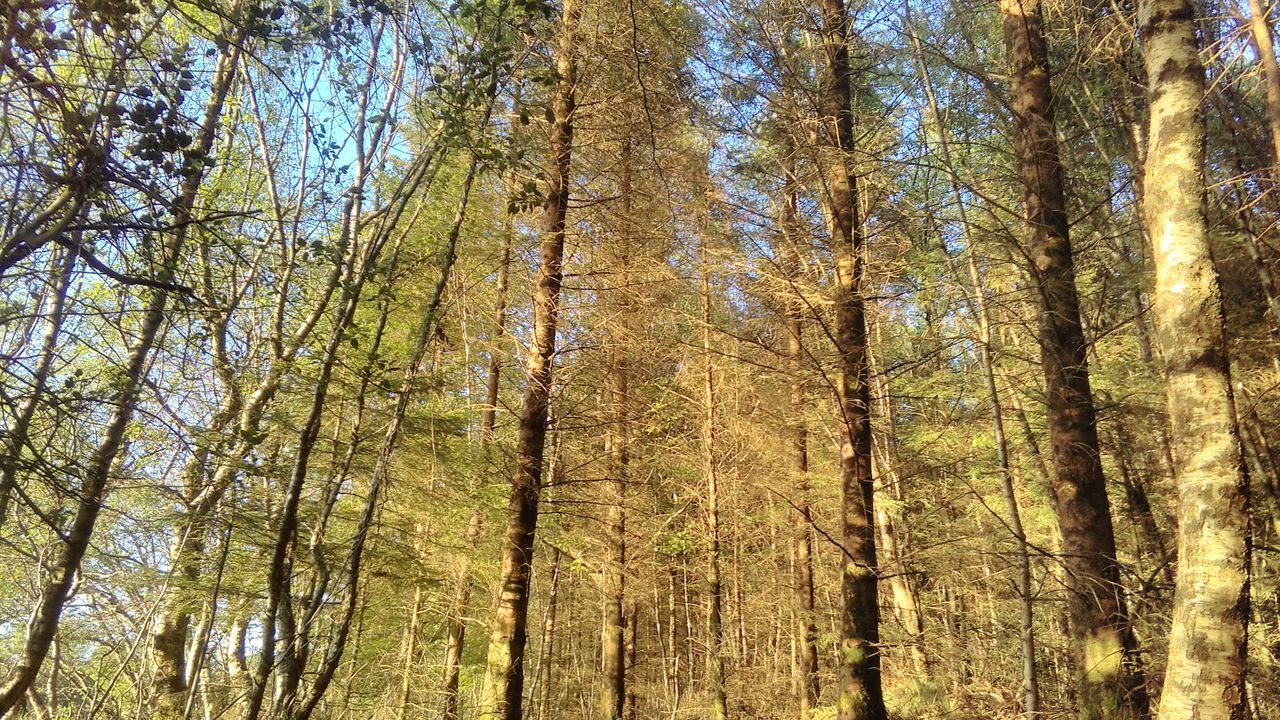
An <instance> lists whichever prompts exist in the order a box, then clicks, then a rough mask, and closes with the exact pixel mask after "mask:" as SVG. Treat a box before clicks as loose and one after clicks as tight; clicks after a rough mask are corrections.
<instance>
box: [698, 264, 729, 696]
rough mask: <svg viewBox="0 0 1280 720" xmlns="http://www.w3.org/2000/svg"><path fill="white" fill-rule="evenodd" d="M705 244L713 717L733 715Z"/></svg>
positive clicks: (705, 456)
mask: <svg viewBox="0 0 1280 720" xmlns="http://www.w3.org/2000/svg"><path fill="white" fill-rule="evenodd" d="M705 242H706V240H705V239H704V240H703V243H704V245H703V246H702V258H701V265H702V292H701V298H702V354H703V362H704V366H703V376H702V380H703V385H702V389H703V393H704V395H703V400H704V403H705V405H704V407H703V425H702V473H703V477H704V478H705V480H706V482H707V498H706V500H707V507H706V512H707V542H708V547H707V636H708V637H707V676H708V677H707V681H708V684H709V685H710V686H711V717H712V720H725V718H727V717H729V701H728V696H727V695H726V693H725V678H724V614H723V610H724V593H723V589H722V584H721V579H720V476H719V474H718V472H717V467H716V422H717V421H716V377H715V365H714V364H713V363H712V361H711V280H710V277H709V275H708V269H707V256H706V252H707V251H706V245H705Z"/></svg>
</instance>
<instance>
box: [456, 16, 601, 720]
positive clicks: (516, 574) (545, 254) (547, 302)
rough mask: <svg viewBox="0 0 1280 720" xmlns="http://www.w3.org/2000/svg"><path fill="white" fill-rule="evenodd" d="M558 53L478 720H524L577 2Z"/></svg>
mask: <svg viewBox="0 0 1280 720" xmlns="http://www.w3.org/2000/svg"><path fill="white" fill-rule="evenodd" d="M561 12H562V15H561V29H560V33H561V37H560V45H559V49H558V50H557V52H556V74H557V77H558V78H559V83H558V87H557V90H556V97H555V100H554V102H553V103H552V105H553V114H554V122H553V124H552V125H553V126H552V129H551V165H550V167H549V168H548V171H547V194H546V202H545V203H544V204H543V225H542V243H541V248H540V262H539V267H538V274H537V286H536V288H535V290H534V298H533V332H532V337H531V341H532V342H531V344H530V348H529V357H528V360H527V362H526V364H525V391H524V399H523V402H522V406H521V412H520V425H519V436H518V440H517V445H516V470H515V477H514V478H513V480H512V484H511V499H510V502H509V504H508V508H507V543H506V547H505V548H504V550H503V558H502V581H501V583H502V585H501V586H502V590H501V595H500V597H499V599H498V608H497V612H496V614H495V616H494V620H493V629H492V632H491V634H490V639H489V657H488V661H487V667H486V670H485V692H484V696H483V698H482V700H481V707H480V716H481V717H483V718H494V719H495V720H496V719H501V720H521V718H522V712H521V706H522V702H523V696H524V650H525V644H526V642H527V639H528V614H529V577H530V572H531V571H532V569H533V549H534V531H535V530H536V528H537V523H538V496H539V493H540V492H541V490H542V487H541V486H542V464H543V463H542V460H543V450H544V448H545V445H546V439H547V410H548V405H549V403H550V399H551V375H552V366H553V364H554V359H555V347H556V320H557V318H558V316H559V312H560V285H561V280H562V277H563V268H562V265H563V262H564V240H565V214H566V212H567V211H568V208H569V187H570V184H571V182H572V178H571V177H570V174H569V173H570V159H571V157H572V152H573V114H574V105H575V92H576V84H577V77H576V75H577V59H576V51H577V49H576V35H577V31H578V20H579V16H580V13H581V8H580V6H579V0H564V5H563V9H562V11H561Z"/></svg>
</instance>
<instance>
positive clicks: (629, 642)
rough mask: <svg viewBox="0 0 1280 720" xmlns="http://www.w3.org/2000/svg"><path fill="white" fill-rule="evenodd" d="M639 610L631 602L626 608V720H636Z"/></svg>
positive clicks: (637, 716) (637, 706)
mask: <svg viewBox="0 0 1280 720" xmlns="http://www.w3.org/2000/svg"><path fill="white" fill-rule="evenodd" d="M639 633H640V608H639V607H638V606H637V605H636V604H635V603H634V602H633V603H632V604H631V605H630V607H628V608H627V636H626V640H625V641H624V642H623V652H624V653H625V655H626V667H624V668H623V672H624V673H625V674H626V676H627V677H628V678H630V679H629V680H628V682H627V687H626V691H625V694H626V698H625V703H626V709H625V711H624V713H625V715H624V716H625V717H626V718H627V720H638V718H639V714H638V708H639V694H638V693H637V692H636V682H635V676H636V660H637V654H636V647H637V645H638V643H639V641H640V638H639Z"/></svg>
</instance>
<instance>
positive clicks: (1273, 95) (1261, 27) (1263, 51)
mask: <svg viewBox="0 0 1280 720" xmlns="http://www.w3.org/2000/svg"><path fill="white" fill-rule="evenodd" d="M1267 10H1268V8H1267V7H1266V6H1265V5H1264V4H1263V0H1249V34H1250V39H1251V40H1252V41H1253V49H1254V53H1255V54H1256V55H1257V56H1258V61H1259V62H1260V63H1261V64H1262V85H1263V87H1264V88H1265V90H1266V110H1267V129H1268V130H1269V131H1270V135H1271V161H1272V163H1275V164H1280V67H1277V64H1276V47H1275V45H1274V44H1273V43H1274V41H1273V39H1272V32H1271V22H1270V19H1269V18H1268V17H1267ZM1272 176H1273V177H1280V168H1276V167H1273V168H1272Z"/></svg>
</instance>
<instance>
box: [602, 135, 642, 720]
mask: <svg viewBox="0 0 1280 720" xmlns="http://www.w3.org/2000/svg"><path fill="white" fill-rule="evenodd" d="M631 169H632V147H631V139H630V138H627V139H626V140H624V141H623V146H622V182H621V184H620V185H621V186H620V188H619V193H620V194H621V196H622V214H621V216H620V218H619V220H620V222H621V223H622V228H621V230H620V232H619V233H618V238H617V241H616V244H617V253H616V255H617V257H616V258H615V260H616V262H617V263H618V268H617V270H616V272H615V273H614V276H615V277H616V278H617V279H618V281H617V282H618V285H619V286H620V287H614V288H612V289H611V291H610V292H611V294H612V296H613V298H614V301H615V302H616V303H617V307H618V309H617V313H618V315H617V317H616V318H615V320H614V325H613V326H611V327H610V329H609V334H610V336H611V337H610V338H609V345H610V347H609V353H610V357H609V377H608V379H607V384H608V387H607V389H606V392H607V393H608V397H609V408H610V413H609V414H610V415H611V418H610V421H609V432H608V437H607V438H606V442H607V447H606V453H607V455H608V462H609V480H608V485H609V487H608V490H607V492H608V498H609V508H608V512H607V517H606V520H605V525H606V534H607V540H606V542H607V543H608V546H609V548H608V560H607V563H608V565H607V567H606V569H605V572H604V604H605V607H604V622H603V627H602V628H601V631H600V660H601V663H600V665H601V673H600V675H601V678H600V694H599V698H598V706H599V711H600V714H601V715H602V716H603V717H605V718H608V719H609V720H621V718H622V716H623V713H624V711H625V703H626V686H627V677H626V656H625V652H626V649H625V644H626V643H625V635H626V628H625V625H624V623H625V620H626V618H625V613H624V612H623V608H624V607H625V599H626V570H627V514H626V503H627V476H628V466H629V464H630V461H631V453H630V447H629V443H630V440H631V438H630V433H629V431H628V430H629V428H628V425H627V402H628V396H629V393H630V387H629V377H628V367H627V365H628V363H627V358H626V354H625V353H626V350H625V342H626V341H625V338H624V335H623V328H626V327H628V326H629V320H630V313H629V312H628V308H629V307H630V296H629V293H628V285H629V281H630V268H629V263H630V250H631V247H630V245H631V232H630V229H631V226H630V223H631V221H632V217H631V215H632V207H633V204H634V202H633V201H634V198H633V196H632V189H631Z"/></svg>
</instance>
